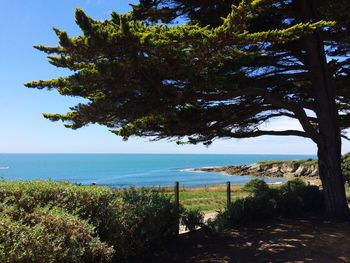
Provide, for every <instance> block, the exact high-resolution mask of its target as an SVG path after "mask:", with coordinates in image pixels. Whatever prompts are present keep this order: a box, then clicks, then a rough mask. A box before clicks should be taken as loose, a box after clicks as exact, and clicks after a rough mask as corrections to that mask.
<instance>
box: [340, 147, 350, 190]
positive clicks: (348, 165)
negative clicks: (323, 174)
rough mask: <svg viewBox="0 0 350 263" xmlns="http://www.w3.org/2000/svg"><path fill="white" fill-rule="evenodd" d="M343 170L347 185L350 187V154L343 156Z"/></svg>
mask: <svg viewBox="0 0 350 263" xmlns="http://www.w3.org/2000/svg"><path fill="white" fill-rule="evenodd" d="M341 168H342V172H343V176H344V181H345V183H347V184H348V185H350V153H347V154H344V155H343V157H342V163H341Z"/></svg>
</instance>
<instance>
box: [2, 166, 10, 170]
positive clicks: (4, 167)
mask: <svg viewBox="0 0 350 263" xmlns="http://www.w3.org/2000/svg"><path fill="white" fill-rule="evenodd" d="M9 168H10V166H2V167H1V166H0V170H8V169H9Z"/></svg>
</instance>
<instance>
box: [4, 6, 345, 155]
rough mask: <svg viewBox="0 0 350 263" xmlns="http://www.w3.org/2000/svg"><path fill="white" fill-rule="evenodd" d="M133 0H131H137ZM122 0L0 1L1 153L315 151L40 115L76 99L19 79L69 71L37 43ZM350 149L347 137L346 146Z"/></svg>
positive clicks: (264, 140) (74, 30)
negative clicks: (134, 133) (182, 140)
mask: <svg viewBox="0 0 350 263" xmlns="http://www.w3.org/2000/svg"><path fill="white" fill-rule="evenodd" d="M135 1H136V0H134V2H135ZM131 2H132V1H123V0H119V1H118V0H1V1H0V17H1V23H0V120H1V124H0V153H92V152H98V153H236V154H239V153H245V154H249V153H251V154H254V153H275V154H276V153H277V154H278V153H284V154H288V153H290V154H297V153H300V154H315V153H316V147H315V145H314V144H313V143H312V142H311V141H310V140H307V139H302V138H297V137H271V136H265V137H261V138H254V139H242V140H236V139H232V140H218V141H216V142H214V144H213V145H212V146H210V147H209V148H206V147H204V146H202V145H197V146H178V145H176V144H175V143H173V142H166V141H163V142H148V140H147V139H137V138H136V139H134V138H131V139H129V141H128V142H123V141H122V139H121V138H120V137H117V136H115V135H113V134H112V133H110V132H109V131H108V130H107V129H106V128H104V127H100V126H97V125H90V126H89V127H86V128H82V129H79V130H76V131H73V130H70V129H66V128H64V127H63V126H62V124H61V123H53V122H50V121H48V120H46V119H44V118H43V117H42V115H41V114H42V113H43V112H50V113H64V112H67V110H68V107H70V106H73V105H75V104H76V103H77V102H78V101H79V99H78V98H71V97H63V96H60V95H58V94H57V93H56V92H55V91H42V90H41V91H40V90H34V89H27V88H25V87H24V86H23V83H25V82H28V81H31V80H36V79H51V78H53V77H57V76H62V75H64V74H67V72H66V71H63V70H60V69H57V68H55V67H54V66H51V65H50V64H49V63H48V62H47V60H46V57H45V54H44V53H41V52H39V51H37V50H35V49H34V48H33V47H32V46H33V45H36V44H43V45H56V44H57V38H56V35H55V34H54V32H53V31H52V27H57V28H59V29H62V30H66V31H67V32H68V33H69V34H70V35H77V34H79V33H80V31H79V29H78V27H77V26H76V25H75V23H74V10H75V8H77V7H81V8H83V9H84V10H85V11H86V12H87V14H89V15H90V16H91V17H93V18H94V19H101V20H102V19H106V18H108V17H109V14H110V12H111V11H112V10H115V11H117V12H126V11H128V10H130V7H129V5H128V4H129V3H131ZM293 127H299V125H298V123H296V122H293V121H289V120H287V119H281V120H276V121H272V122H271V123H270V127H267V128H276V129H284V128H293ZM348 151H350V143H349V142H344V144H343V152H348Z"/></svg>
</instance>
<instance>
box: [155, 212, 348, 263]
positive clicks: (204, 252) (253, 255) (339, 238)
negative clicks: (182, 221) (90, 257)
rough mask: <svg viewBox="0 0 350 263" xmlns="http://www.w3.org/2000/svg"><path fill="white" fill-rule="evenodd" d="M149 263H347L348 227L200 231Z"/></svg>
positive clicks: (311, 222) (284, 225)
mask: <svg viewBox="0 0 350 263" xmlns="http://www.w3.org/2000/svg"><path fill="white" fill-rule="evenodd" d="M149 262H321V263H322V262H325V263H333V262H350V224H349V223H344V222H330V221H325V220H320V219H316V218H308V219H283V220H282V219H276V220H273V221H269V222H267V223H266V222H265V223H261V224H260V225H254V226H248V227H237V228H232V229H230V230H227V231H226V232H224V233H222V234H211V233H209V232H208V231H206V229H201V230H198V231H195V232H192V233H186V234H182V235H180V236H179V239H178V241H176V242H175V243H173V244H170V245H169V247H168V248H167V249H166V251H165V252H164V253H163V254H161V255H158V256H156V257H154V258H152V260H151V261H149Z"/></svg>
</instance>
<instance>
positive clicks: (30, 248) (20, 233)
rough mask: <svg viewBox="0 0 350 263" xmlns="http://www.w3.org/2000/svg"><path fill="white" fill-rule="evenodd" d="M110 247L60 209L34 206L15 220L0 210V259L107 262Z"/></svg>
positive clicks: (110, 252) (89, 227) (109, 257)
mask: <svg viewBox="0 0 350 263" xmlns="http://www.w3.org/2000/svg"><path fill="white" fill-rule="evenodd" d="M113 252H114V251H113V248H112V247H111V246H109V245H107V244H106V243H104V242H101V241H100V239H99V238H98V237H95V235H94V228H93V227H92V226H91V225H90V224H88V223H87V222H86V221H84V220H82V219H80V218H79V217H78V216H75V215H71V214H69V213H67V212H65V211H64V210H62V209H58V208H54V209H51V210H48V209H36V210H35V211H33V212H32V213H29V214H26V215H25V216H24V217H23V218H22V219H21V220H16V219H15V218H13V217H11V215H9V214H7V211H4V212H2V213H0V261H1V262H4V263H5V262H9V263H16V262H28V263H30V262H33V263H34V262H72V263H73V262H84V263H85V262H91V263H92V262H111V259H112V256H113Z"/></svg>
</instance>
